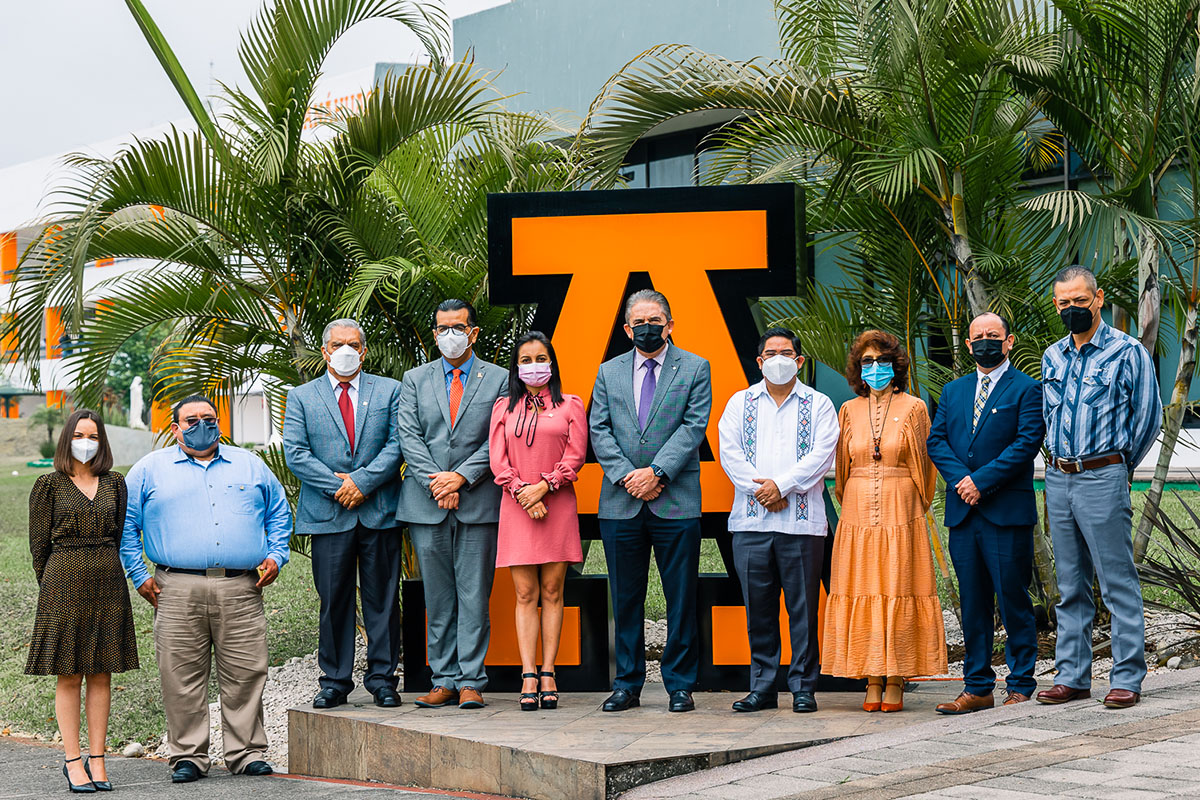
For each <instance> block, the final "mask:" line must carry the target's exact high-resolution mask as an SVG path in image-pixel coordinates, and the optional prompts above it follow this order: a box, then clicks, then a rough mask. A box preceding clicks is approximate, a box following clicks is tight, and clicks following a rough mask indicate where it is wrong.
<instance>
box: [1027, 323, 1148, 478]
mask: <svg viewBox="0 0 1200 800" xmlns="http://www.w3.org/2000/svg"><path fill="white" fill-rule="evenodd" d="M1042 387H1043V389H1044V394H1045V398H1044V400H1043V405H1042V409H1043V413H1044V414H1045V417H1046V447H1047V448H1049V450H1050V454H1051V455H1052V456H1054V457H1055V458H1083V457H1086V456H1094V455H1099V454H1101V453H1111V452H1119V453H1122V454H1124V456H1125V463H1126V464H1127V465H1128V466H1129V468H1130V469H1132V468H1133V467H1135V466H1136V465H1137V464H1138V462H1140V461H1141V460H1142V458H1144V457H1145V455H1146V452H1147V451H1148V450H1149V449H1150V446H1151V445H1152V444H1154V440H1155V439H1156V438H1157V437H1158V433H1159V430H1160V428H1161V427H1162V397H1161V396H1160V394H1159V386H1158V378H1157V376H1156V375H1155V373H1154V361H1153V360H1152V359H1151V358H1150V354H1149V353H1148V352H1146V348H1144V347H1142V345H1141V342H1139V341H1138V340H1137V339H1135V338H1133V337H1132V336H1130V335H1129V334H1127V333H1122V332H1121V331H1119V330H1116V329H1115V328H1112V327H1110V326H1109V325H1106V324H1104V323H1103V322H1101V323H1100V327H1099V328H1097V329H1096V333H1095V334H1094V335H1093V336H1092V339H1091V341H1090V342H1088V343H1087V344H1085V345H1084V346H1083V347H1082V348H1079V349H1076V347H1075V340H1074V338H1073V337H1071V336H1069V335H1068V336H1067V337H1066V338H1065V339H1062V340H1060V341H1058V342H1055V343H1054V344H1052V345H1050V347H1049V348H1048V349H1047V350H1046V353H1045V355H1043V356H1042Z"/></svg>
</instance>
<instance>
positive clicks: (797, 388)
mask: <svg viewBox="0 0 1200 800" xmlns="http://www.w3.org/2000/svg"><path fill="white" fill-rule="evenodd" d="M805 389H806V387H805V386H804V384H803V383H802V382H801V380H800V378H798V377H797V378H796V382H795V383H793V384H792V389H791V391H790V392H788V396H789V397H791V396H793V395H794V396H796V397H799V396H800V395H802V394H804V392H805ZM750 393H751V394H752V395H754V397H755V399H758V398H759V397H762V396H763V395H764V394H768V393H769V390H768V388H767V381H766V379H765V378H764V379H763V380H761V381H759V382H758V383H756V384H754V385H753V386H751V387H750ZM784 402H787V401H786V400H785V401H784Z"/></svg>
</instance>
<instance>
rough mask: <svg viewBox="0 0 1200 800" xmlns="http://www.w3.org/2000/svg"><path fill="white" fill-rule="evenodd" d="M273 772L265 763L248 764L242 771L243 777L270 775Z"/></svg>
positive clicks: (252, 762) (254, 762) (253, 762)
mask: <svg viewBox="0 0 1200 800" xmlns="http://www.w3.org/2000/svg"><path fill="white" fill-rule="evenodd" d="M274 772H275V770H274V769H272V768H271V765H270V764H268V763H267V762H265V761H251V762H250V763H249V764H247V765H246V768H245V769H244V770H242V774H243V775H256V776H258V775H270V774H272V773H274Z"/></svg>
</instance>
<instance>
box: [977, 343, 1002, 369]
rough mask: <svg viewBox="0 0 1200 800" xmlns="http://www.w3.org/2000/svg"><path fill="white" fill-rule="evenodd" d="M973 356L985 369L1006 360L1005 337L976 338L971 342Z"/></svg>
mask: <svg viewBox="0 0 1200 800" xmlns="http://www.w3.org/2000/svg"><path fill="white" fill-rule="evenodd" d="M971 357H972V358H974V359H975V363H976V364H978V365H979V366H981V367H983V368H984V369H991V368H992V367H995V366H997V365H999V364H1000V363H1001V362H1002V361H1004V358H1005V356H1004V340H1003V339H976V340H975V341H973V342H971Z"/></svg>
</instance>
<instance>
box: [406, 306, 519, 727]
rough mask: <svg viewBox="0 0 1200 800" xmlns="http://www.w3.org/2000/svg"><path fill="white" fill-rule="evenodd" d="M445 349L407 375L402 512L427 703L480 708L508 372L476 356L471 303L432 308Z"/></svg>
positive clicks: (421, 702)
mask: <svg viewBox="0 0 1200 800" xmlns="http://www.w3.org/2000/svg"><path fill="white" fill-rule="evenodd" d="M433 332H434V335H435V336H436V337H437V339H436V341H437V346H438V349H439V350H440V351H441V353H442V357H441V358H439V359H437V360H435V361H431V362H429V363H428V364H423V365H421V366H419V367H414V368H413V369H410V370H409V371H408V372H406V373H405V374H404V381H403V389H402V392H401V394H402V398H403V399H402V401H401V403H400V445H401V447H402V448H403V449H404V455H405V457H406V458H407V460H408V466H407V467H406V469H405V473H404V483H403V484H401V487H400V508H399V510H398V511H397V512H396V516H397V518H398V519H401V520H403V521H404V522H407V523H408V532H409V534H410V535H411V536H412V543H413V548H414V549H415V550H416V552H417V562H418V564H419V565H420V567H421V582H422V584H423V585H424V588H425V611H426V616H427V618H428V623H427V624H428V631H427V637H426V648H427V652H428V656H429V668H430V670H432V672H433V690H432V691H431V692H430V693H429V694H427V695H424V696H422V697H418V698H417V699H416V701H415V702H416V704H417V705H418V706H421V707H423V708H441V707H443V706H449V705H457V706H458V707H459V708H482V707H483V706H484V702H483V695H482V694H481V692H482V691H483V689H484V687H485V686H486V685H487V672H486V671H485V670H484V666H483V658H484V656H485V655H486V654H487V649H488V641H489V639H490V634H491V625H490V624H489V619H488V601H489V599H490V598H491V594H492V577H493V576H494V575H495V573H496V532H497V526H498V523H499V521H500V487H499V486H497V485H496V484H495V483H494V482H493V480H492V471H491V468H490V466H489V462H488V427H489V425H490V423H491V419H492V406H493V405H494V404H495V402H496V399H497V398H498V397H500V396H502V395H507V394H508V370H506V369H503V368H501V367H498V366H496V365H495V364H489V363H487V362H486V361H483V360H482V359H480V358H478V357H476V355H475V353H474V345H475V340H476V339H477V338H478V337H479V328H478V327H477V326H476V324H475V309H474V308H473V307H472V306H471V304H470V303H467V302H465V301H463V300H446V301H444V302H443V303H442V304H441V305H439V306H438V308H437V311H436V312H435V314H434V329H433Z"/></svg>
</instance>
